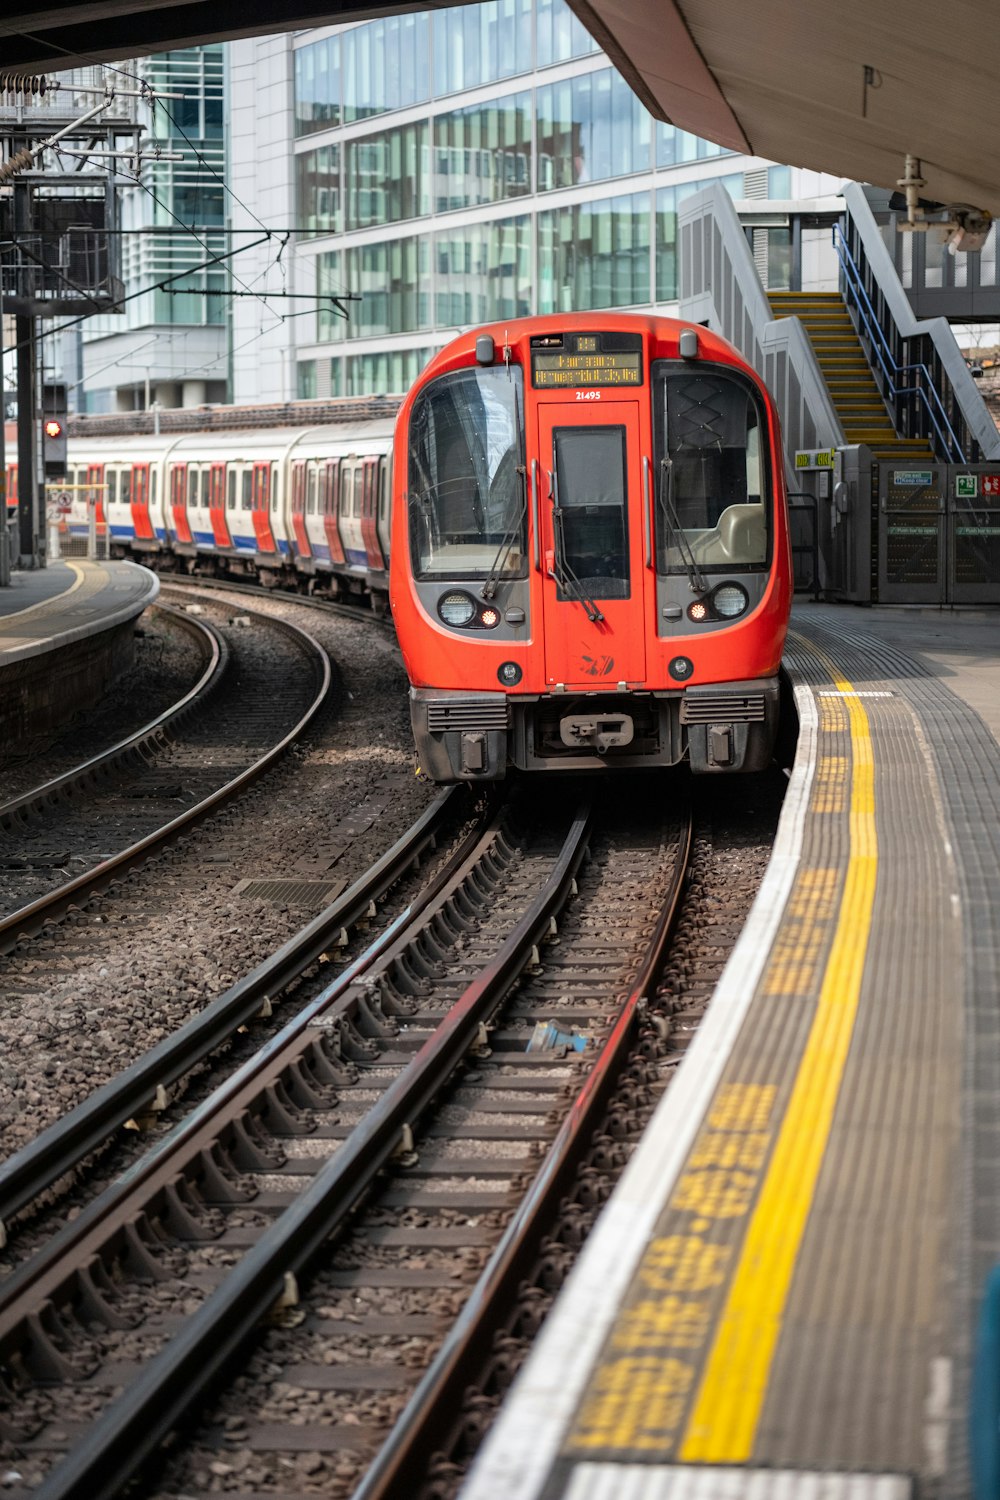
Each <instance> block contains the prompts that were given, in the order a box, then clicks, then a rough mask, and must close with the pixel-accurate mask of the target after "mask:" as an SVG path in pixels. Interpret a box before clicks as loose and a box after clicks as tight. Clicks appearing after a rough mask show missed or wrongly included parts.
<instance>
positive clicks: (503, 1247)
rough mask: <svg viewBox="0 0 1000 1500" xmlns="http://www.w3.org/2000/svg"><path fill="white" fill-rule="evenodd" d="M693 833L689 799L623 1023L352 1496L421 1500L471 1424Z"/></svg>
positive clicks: (666, 922)
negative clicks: (433, 1471)
mask: <svg viewBox="0 0 1000 1500" xmlns="http://www.w3.org/2000/svg"><path fill="white" fill-rule="evenodd" d="M693 833H694V825H693V818H692V812H691V806H690V803H689V804H688V806H687V808H686V809H685V824H684V827H683V828H682V831H681V836H680V839H679V841H678V847H677V854H676V857H675V859H674V866H673V870H672V871H671V877H670V888H669V891H668V894H667V898H666V900H665V901H664V903H663V906H662V908H661V911H660V914H659V916H658V918H657V921H656V925H655V927H654V929H653V932H652V934H651V936H650V939H649V943H648V945H647V948H646V951H645V953H644V954H643V957H642V960H641V962H640V965H639V969H638V972H637V974H636V977H635V981H634V983H633V985H632V988H631V989H630V990H629V992H628V994H627V995H626V996H625V998H624V1000H623V1001H622V1005H621V1009H620V1010H619V1012H618V1015H617V1017H616V1019H615V1023H614V1026H613V1027H612V1029H611V1031H610V1033H609V1034H608V1036H607V1038H606V1039H605V1042H604V1045H603V1047H602V1048H601V1052H600V1054H599V1056H598V1057H597V1059H596V1060H595V1063H594V1066H593V1068H592V1069H591V1071H590V1072H589V1073H588V1075H587V1078H586V1080H585V1082H584V1084H583V1087H582V1088H581V1089H580V1092H579V1093H578V1094H577V1097H576V1099H575V1100H574V1101H573V1105H572V1108H571V1109H570V1111H569V1113H568V1115H567V1116H566V1119H565V1120H564V1121H563V1123H562V1125H561V1126H560V1128H559V1132H558V1134H557V1135H556V1137H555V1139H554V1141H553V1142H552V1145H551V1146H550V1148H549V1150H548V1152H547V1154H546V1157H545V1160H544V1162H543V1163H542V1165H541V1167H540V1168H539V1171H538V1173H537V1175H536V1176H535V1179H534V1181H533V1182H532V1184H531V1187H530V1188H529V1190H528V1192H527V1194H526V1195H525V1197H524V1199H523V1200H522V1202H521V1203H520V1204H519V1206H518V1208H517V1211H516V1213H515V1214H514V1217H513V1218H512V1219H511V1221H510V1223H509V1224H508V1225H507V1228H506V1229H505V1231H504V1234H503V1238H502V1239H501V1240H500V1243H499V1244H498V1245H497V1247H496V1249H495V1250H494V1252H493V1254H492V1255H491V1256H490V1259H489V1261H488V1262H487V1264H486V1266H485V1267H484V1268H483V1272H482V1275H481V1276H480V1277H479V1279H478V1281H477V1282H476V1284H475V1286H474V1287H473V1289H472V1291H471V1293H470V1295H469V1298H468V1300H467V1301H466V1303H465V1306H464V1307H463V1309H462V1311H461V1312H460V1313H459V1315H458V1317H457V1319H456V1320H455V1323H454V1324H453V1325H452V1327H451V1329H450V1330H449V1332H448V1334H447V1336H446V1338H445V1340H444V1342H443V1344H442V1345H441V1348H440V1349H439V1350H438V1352H437V1354H436V1355H435V1357H434V1359H433V1360H432V1362H431V1364H430V1365H429V1366H428V1368H427V1370H426V1372H425V1373H424V1375H423V1376H422V1378H421V1381H420V1384H419V1385H418V1386H417V1388H416V1390H415V1391H414V1393H413V1395H412V1396H411V1398H410V1400H409V1401H408V1402H407V1404H406V1406H405V1407H404V1408H403V1410H402V1412H401V1413H400V1415H399V1417H398V1418H397V1420H396V1424H395V1426H394V1427H393V1430H392V1432H391V1433H390V1434H389V1437H388V1438H387V1439H386V1442H385V1443H384V1444H383V1446H382V1448H381V1450H380V1452H379V1455H378V1457H377V1458H376V1459H375V1461H374V1463H373V1464H372V1465H371V1467H370V1468H369V1470H368V1472H367V1473H366V1475H365V1478H364V1479H363V1480H362V1481H361V1483H360V1484H359V1485H358V1487H357V1489H355V1491H354V1493H353V1495H352V1500H412V1496H413V1494H414V1491H415V1489H416V1488H417V1486H416V1485H415V1483H414V1475H416V1474H426V1472H427V1462H428V1460H429V1457H430V1455H431V1454H432V1453H434V1452H438V1451H444V1450H445V1448H446V1442H447V1434H448V1431H449V1429H454V1427H455V1424H456V1420H460V1419H461V1411H462V1399H463V1396H464V1394H465V1392H466V1390H467V1389H468V1387H469V1386H471V1385H473V1384H474V1382H475V1379H476V1375H477V1371H478V1369H479V1368H481V1366H482V1364H483V1361H484V1351H488V1349H489V1343H490V1341H489V1335H490V1334H491V1333H492V1331H493V1330H495V1329H496V1328H497V1327H498V1326H499V1324H500V1323H501V1321H502V1319H503V1317H504V1315H505V1314H506V1312H507V1311H508V1309H509V1308H511V1307H512V1306H513V1305H514V1303H515V1301H516V1298H517V1293H518V1288H519V1287H520V1285H521V1283H522V1282H523V1281H524V1280H525V1279H526V1278H527V1277H528V1276H529V1275H530V1272H531V1265H532V1262H533V1261H534V1260H535V1259H536V1258H537V1255H538V1252H539V1242H540V1240H541V1238H542V1236H543V1235H544V1234H545V1233H547V1232H548V1230H549V1228H550V1226H551V1222H552V1220H553V1219H554V1218H555V1216H556V1212H557V1208H558V1205H559V1203H560V1201H561V1199H562V1198H563V1197H564V1196H565V1194H566V1193H567V1192H568V1191H569V1190H570V1188H571V1187H572V1184H573V1180H574V1178H575V1176H576V1173H577V1170H578V1168H579V1164H580V1159H581V1157H582V1156H583V1154H584V1152H585V1151H586V1148H587V1145H588V1143H589V1141H590V1139H591V1137H592V1135H593V1132H594V1130H595V1128H596V1126H597V1124H598V1123H599V1122H600V1120H601V1118H602V1116H603V1114H604V1112H605V1110H606V1108H607V1103H608V1099H609V1096H610V1095H611V1093H612V1090H613V1088H614V1086H615V1083H616V1080H617V1078H618V1076H619V1074H620V1073H621V1070H622V1068H623V1066H624V1064H625V1062H626V1061H627V1058H628V1055H629V1053H630V1051H631V1048H632V1046H633V1044H634V1040H635V1035H636V1030H637V1028H638V1027H639V1026H641V1024H642V1018H643V1015H644V1013H645V1009H646V1003H647V1001H648V997H649V993H650V990H651V988H652V986H653V984H654V983H655V980H656V977H657V975H658V974H659V972H660V970H661V968H662V966H663V961H664V955H665V951H666V948H667V946H668V944H669V942H670V939H671V937H672V935H673V932H674V928H675V926H676V923H677V917H678V912H679V907H680V901H681V896H682V894H683V891H684V886H685V881H686V876H687V870H688V866H689V864H690V858H691V845H692V840H693Z"/></svg>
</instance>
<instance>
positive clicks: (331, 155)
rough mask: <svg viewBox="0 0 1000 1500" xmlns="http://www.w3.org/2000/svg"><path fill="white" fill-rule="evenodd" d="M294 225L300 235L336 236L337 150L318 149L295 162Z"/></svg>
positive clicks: (338, 214) (339, 225) (339, 224)
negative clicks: (296, 226)
mask: <svg viewBox="0 0 1000 1500" xmlns="http://www.w3.org/2000/svg"><path fill="white" fill-rule="evenodd" d="M295 168H296V177H297V183H296V189H297V190H296V213H295V222H296V224H297V225H298V228H299V229H300V231H301V232H302V233H303V234H339V233H340V231H341V230H342V229H343V227H344V226H343V216H342V214H341V211H340V147H339V146H319V147H317V149H316V150H314V151H303V152H302V154H301V155H300V156H297V157H296V158H295Z"/></svg>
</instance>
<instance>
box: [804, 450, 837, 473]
mask: <svg viewBox="0 0 1000 1500" xmlns="http://www.w3.org/2000/svg"><path fill="white" fill-rule="evenodd" d="M835 451H836V450H835V449H833V448H797V449H796V450H795V467H796V470H801V469H832V468H833V455H834V452H835Z"/></svg>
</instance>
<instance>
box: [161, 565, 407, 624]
mask: <svg viewBox="0 0 1000 1500" xmlns="http://www.w3.org/2000/svg"><path fill="white" fill-rule="evenodd" d="M158 577H159V579H160V588H161V589H176V590H177V592H178V593H181V594H183V593H187V592H197V590H198V589H200V588H203V589H206V590H211V591H215V590H217V591H218V592H220V593H224V592H225V591H226V590H227V589H228V590H229V591H230V592H232V593H234V594H246V595H247V597H248V598H251V599H252V598H257V599H260V598H261V596H262V595H263V597H264V598H266V599H280V600H281V601H282V602H283V603H286V604H301V605H303V606H304V607H305V608H306V609H318V610H322V611H323V613H324V614H331V615H341V616H342V617H343V618H344V619H345V620H357V621H358V622H359V623H360V624H362V625H379V626H381V627H382V629H384V630H388V631H391V630H394V629H395V627H394V625H393V622H392V616H391V614H389V611H388V604H387V605H386V608H385V613H382V614H380V613H378V611H377V610H376V609H375V606H374V605H365V604H348V603H347V602H345V601H344V600H343V599H327V598H325V597H324V596H323V595H322V594H318V595H317V594H300V593H298V592H297V591H296V590H294V589H290V588H285V587H283V586H282V585H281V584H280V583H279V584H274V585H272V586H270V587H269V586H267V585H265V584H263V583H238V582H236V581H235V580H232V581H230V580H228V579H225V578H199V577H198V576H197V575H193V576H192V575H185V574H180V573H177V574H174V573H160V574H158ZM384 597H385V599H386V600H388V597H389V596H388V594H386V595H385V596H384Z"/></svg>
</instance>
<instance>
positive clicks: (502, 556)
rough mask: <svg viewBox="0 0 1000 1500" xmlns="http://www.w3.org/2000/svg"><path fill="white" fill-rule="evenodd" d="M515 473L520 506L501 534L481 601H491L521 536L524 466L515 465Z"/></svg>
mask: <svg viewBox="0 0 1000 1500" xmlns="http://www.w3.org/2000/svg"><path fill="white" fill-rule="evenodd" d="M515 473H516V474H517V476H518V485H519V488H520V491H521V504H520V506H519V507H518V510H517V513H516V514H515V515H514V516H513V518H512V519H511V523H510V525H509V526H508V528H507V530H506V531H505V532H504V534H503V540H502V541H501V543H500V545H499V547H498V548H497V550H496V556H495V557H494V559H493V561H492V562H491V563H490V571H489V573H488V574H487V576H486V582H485V583H484V584H483V586H482V588H481V589H480V590H479V593H480V596H481V597H482V598H483V599H492V598H493V597H494V595H495V594H496V591H497V584H498V583H499V582H500V579H501V577H502V576H503V570H504V568H505V567H506V565H507V558H508V557H509V556H510V551H511V548H512V547H513V545H514V543H515V541H516V540H517V538H518V535H519V534H521V535H523V529H524V524H525V521H526V519H527V515H528V486H527V479H528V471H527V469H526V467H525V466H524V464H516V465H515Z"/></svg>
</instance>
